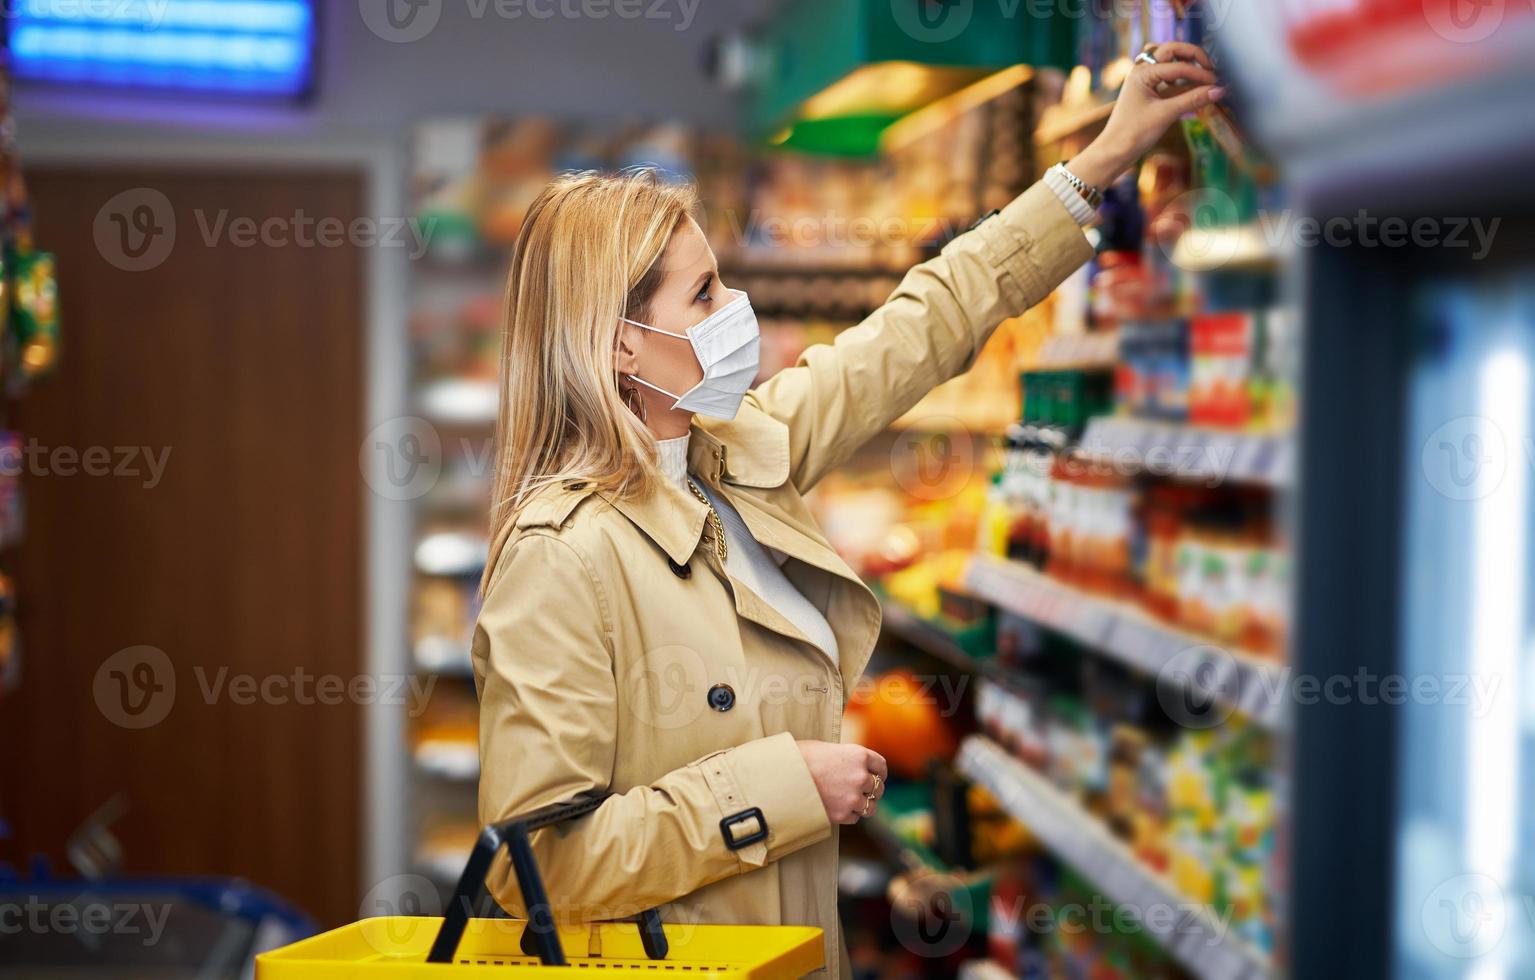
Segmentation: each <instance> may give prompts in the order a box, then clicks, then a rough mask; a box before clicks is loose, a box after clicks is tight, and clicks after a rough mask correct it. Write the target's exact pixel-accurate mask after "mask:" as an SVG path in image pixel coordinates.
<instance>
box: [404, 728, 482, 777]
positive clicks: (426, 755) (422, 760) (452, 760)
mask: <svg viewBox="0 0 1535 980" xmlns="http://www.w3.org/2000/svg"><path fill="white" fill-rule="evenodd" d="M414 755H415V760H416V768H417V769H420V770H421V771H422V772H423V773H426V774H427V775H428V776H434V777H436V778H438V779H451V780H454V781H463V782H468V781H471V780H476V779H479V778H480V749H479V746H478V745H476V744H475V743H474V742H471V741H459V740H455V739H441V738H429V739H424V740H422V741H421V742H420V744H418V745H417V746H416V750H415V753H414Z"/></svg>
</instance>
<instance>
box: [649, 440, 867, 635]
mask: <svg viewBox="0 0 1535 980" xmlns="http://www.w3.org/2000/svg"><path fill="white" fill-rule="evenodd" d="M690 438H691V437H689V436H678V437H677V438H676V439H660V440H657V442H656V445H657V446H658V447H659V449H660V455H659V457H658V458H659V462H660V464H661V472H663V473H665V474H666V476H667V478H668V479H670V480H671V481H672V482H673V483H675V484H677V486H679V487H681V488H682V489H683V491H684V492H688V493H689V494H690V495H691V492H690V491H688V489H687V480H688V441H689V439H690ZM694 485H695V486H697V487H698V489H699V490H701V491H703V494H704V496H706V497H708V498H709V503H711V504H713V505H714V510H715V512H716V513H718V514H719V515H720V523H722V524H724V525H725V545H726V552H725V573H726V574H727V575H729V576H730V577H731V578H732V579H734V580H735V581H736V582H737V583H739V584H741V585H743V586H745V587H746V588H748V589H750V590H751V592H752V593H753V594H754V595H756V596H757V598H759V599H761V600H762V601H763V602H766V603H767V604H768V605H770V606H772V607H773V608H774V609H776V610H778V612H779V613H780V614H781V615H782V616H783V617H784V618H785V619H787V620H788V621H789V622H791V623H793V624H794V627H795V629H797V630H799V631H800V633H802V634H803V635H804V636H805V638H806V639H807V640H809V641H810V642H811V643H813V644H815V645H816V646H817V647H819V648H820V649H821V650H822V651H823V652H824V653H825V654H826V655H827V656H828V657H830V658H831V659H832V662H833V663H835V662H836V661H837V636H836V634H835V633H833V632H832V630H831V624H830V623H828V622H827V621H826V617H825V616H824V615H822V613H821V610H819V609H817V608H816V607H815V605H814V603H812V602H811V601H810V600H809V599H806V598H805V595H804V593H802V592H800V590H799V589H797V588H795V587H794V583H793V582H791V581H789V577H788V576H787V575H785V574H784V573H783V563H784V562H786V561H788V556H786V555H784V554H783V553H781V552H778V551H774V550H772V549H770V548H764V547H763V546H762V545H760V544H758V543H757V539H756V538H753V537H752V536H751V532H750V531H749V530H748V529H747V527H746V522H745V521H743V520H741V515H740V514H739V513H737V512H736V509H735V508H734V507H732V506H730V503H729V502H728V501H727V500H725V498H724V497H723V496H721V495H719V494H716V493H714V492H713V491H712V490H711V489H710V488H709V487H708V486H706V485H705V484H704V482H703V481H702V480H695V481H694Z"/></svg>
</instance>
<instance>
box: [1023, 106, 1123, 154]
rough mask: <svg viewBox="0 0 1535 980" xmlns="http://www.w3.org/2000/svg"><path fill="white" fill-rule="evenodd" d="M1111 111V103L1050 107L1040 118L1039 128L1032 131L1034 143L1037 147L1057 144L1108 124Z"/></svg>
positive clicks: (1112, 107) (1112, 109)
mask: <svg viewBox="0 0 1535 980" xmlns="http://www.w3.org/2000/svg"><path fill="white" fill-rule="evenodd" d="M1113 111H1114V103H1113V102H1112V101H1109V102H1104V103H1090V104H1087V105H1080V106H1070V107H1068V106H1066V105H1053V106H1050V107H1049V108H1048V109H1046V110H1045V112H1044V114H1043V115H1042V116H1041V117H1040V120H1039V127H1038V128H1037V129H1035V130H1034V142H1035V144H1036V145H1038V146H1048V145H1050V144H1051V143H1059V142H1060V141H1061V140H1064V139H1069V138H1070V137H1072V136H1075V135H1077V134H1078V133H1084V132H1086V131H1087V130H1089V129H1092V128H1093V127H1094V126H1101V125H1102V124H1104V123H1105V122H1108V119H1109V115H1110V114H1111V113H1112V112H1113Z"/></svg>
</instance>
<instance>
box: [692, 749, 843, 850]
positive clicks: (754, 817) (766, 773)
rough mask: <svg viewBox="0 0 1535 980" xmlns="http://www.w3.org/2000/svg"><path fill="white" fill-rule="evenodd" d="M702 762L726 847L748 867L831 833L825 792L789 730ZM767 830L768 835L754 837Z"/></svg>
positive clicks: (721, 836) (701, 766)
mask: <svg viewBox="0 0 1535 980" xmlns="http://www.w3.org/2000/svg"><path fill="white" fill-rule="evenodd" d="M696 765H698V766H699V768H701V769H702V770H703V774H704V780H705V781H706V782H707V783H708V785H709V789H710V790H711V791H712V792H713V793H714V799H715V802H716V803H718V804H719V809H720V846H721V847H722V848H726V849H727V850H731V851H733V852H734V853H735V855H736V857H737V858H738V859H739V860H740V862H741V865H742V867H743V869H747V868H756V867H761V866H762V865H764V864H766V863H767V862H768V861H772V860H777V859H778V858H780V857H783V856H784V855H785V854H789V853H790V852H792V851H797V850H799V849H800V848H802V847H805V846H807V845H810V844H814V843H815V842H816V841H819V840H823V839H825V838H826V837H828V836H829V835H830V834H831V821H830V820H829V819H827V816H826V808H825V807H824V806H822V804H821V794H820V793H819V792H817V790H816V788H815V780H814V779H812V778H811V777H810V770H809V768H808V767H806V765H805V758H804V756H802V755H800V751H799V747H798V746H796V745H795V744H794V736H793V735H791V734H789V733H788V732H782V733H780V734H777V735H770V736H768V737H767V738H759V739H756V740H754V741H751V742H747V743H746V744H745V745H738V746H736V747H735V748H733V749H729V750H727V751H725V752H718V753H715V754H714V755H711V756H708V757H707V758H704V759H701V760H699V761H698V762H697V763H696ZM754 809H755V810H756V811H757V812H755V813H753V812H751V811H753V810H754ZM764 825H765V826H764ZM763 830H765V831H766V836H765V837H763V838H762V839H760V840H755V841H752V840H750V838H752V837H754V836H756V835H757V834H758V833H759V832H760V831H763ZM727 834H729V835H730V836H729V837H727V836H726V835H727ZM743 841H744V842H745V843H744V844H743V843H742V842H743ZM732 843H734V844H737V845H741V846H737V847H731V846H730V845H731V844H732Z"/></svg>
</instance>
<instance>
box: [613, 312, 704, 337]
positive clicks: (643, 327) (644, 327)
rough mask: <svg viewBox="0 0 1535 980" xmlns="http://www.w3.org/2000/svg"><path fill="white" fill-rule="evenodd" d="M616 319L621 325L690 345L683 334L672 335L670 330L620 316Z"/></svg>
mask: <svg viewBox="0 0 1535 980" xmlns="http://www.w3.org/2000/svg"><path fill="white" fill-rule="evenodd" d="M618 319H619V320H620V321H621V322H623V323H627V324H630V325H631V326H636V327H639V328H640V329H641V330H649V331H650V332H651V333H660V334H665V335H666V336H668V337H676V338H677V339H678V340H686V341H688V342H689V343H692V339H691V338H690V337H688V335H687V334H685V333H672V332H671V331H670V330H662V329H661V328H660V327H652V326H650V325H649V324H647V323H641V322H639V321H638V320H631V319H629V318H628V317H626V316H621V317H619V318H618Z"/></svg>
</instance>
